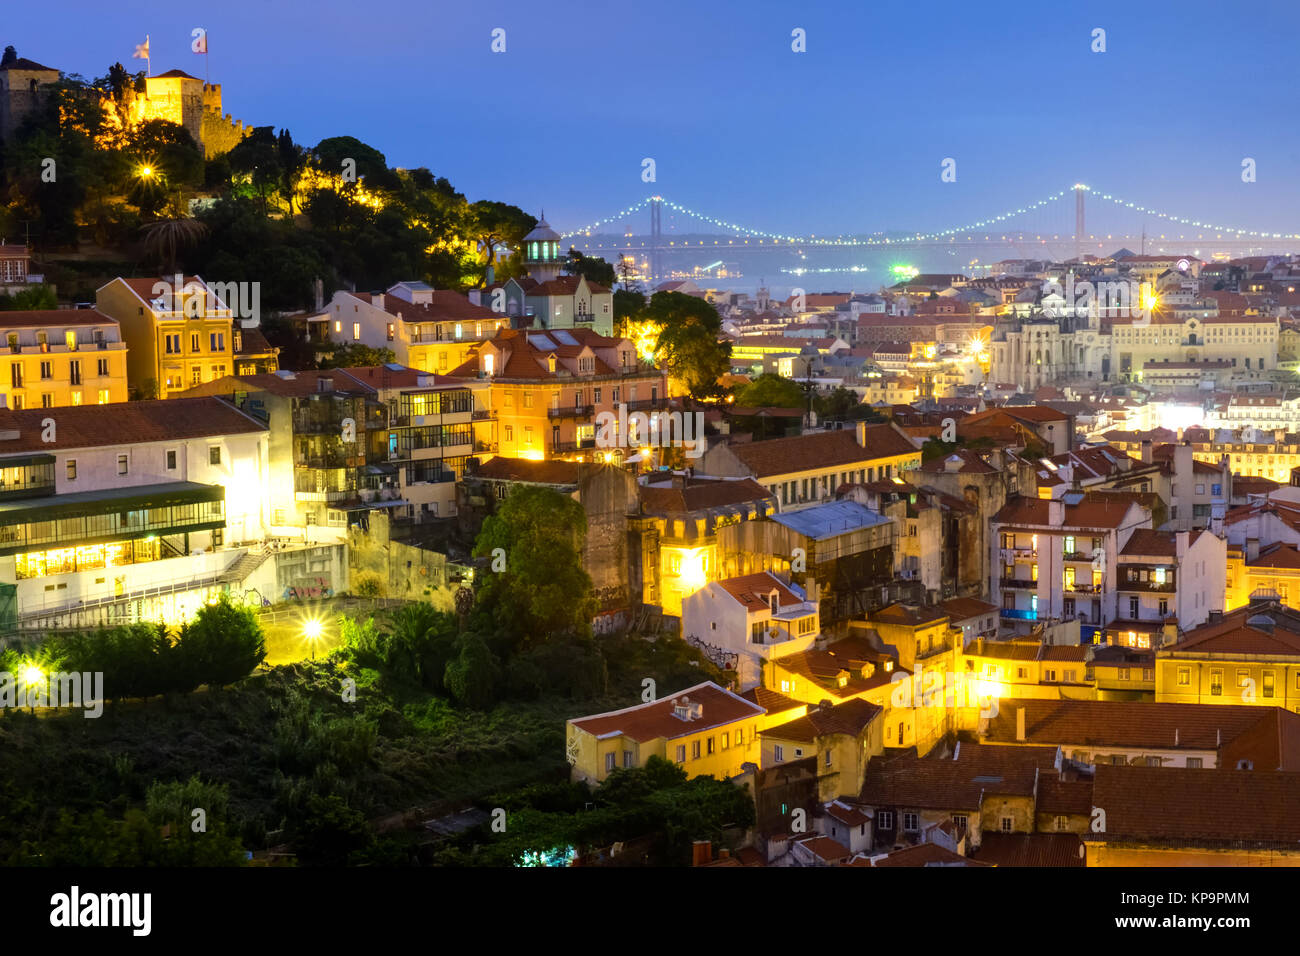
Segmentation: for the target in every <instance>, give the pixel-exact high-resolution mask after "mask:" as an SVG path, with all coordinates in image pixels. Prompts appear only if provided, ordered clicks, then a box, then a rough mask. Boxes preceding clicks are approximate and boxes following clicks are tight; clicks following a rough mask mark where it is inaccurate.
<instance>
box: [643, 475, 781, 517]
mask: <svg viewBox="0 0 1300 956" xmlns="http://www.w3.org/2000/svg"><path fill="white" fill-rule="evenodd" d="M651 477H652V479H653V476H651ZM637 494H638V496H639V497H640V499H641V507H642V508H643V509H644V510H645V511H646V512H647V513H650V514H660V515H670V514H686V513H689V512H693V511H705V510H707V509H710V508H725V507H728V506H731V505H748V504H750V503H762V502H765V501H769V500H774V499H773V496H772V493H771V492H770V491H768V490H767V489H766V488H764V487H763V486H762V485H760V484H759V483H758V482H756V481H754V479H752V478H741V479H730V478H710V477H706V476H691V477H689V478H686V479H685V480H684V481H683V482H682V487H680V488H679V487H674V486H673V484H672V483H671V482H667V481H664V482H655V483H654V484H645V485H639V486H638V487H637Z"/></svg>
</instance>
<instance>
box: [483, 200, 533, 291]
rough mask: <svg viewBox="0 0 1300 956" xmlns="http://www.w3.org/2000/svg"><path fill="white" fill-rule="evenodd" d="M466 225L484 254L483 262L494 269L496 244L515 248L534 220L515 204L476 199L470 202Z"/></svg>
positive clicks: (531, 226) (527, 232) (530, 230)
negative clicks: (484, 260)
mask: <svg viewBox="0 0 1300 956" xmlns="http://www.w3.org/2000/svg"><path fill="white" fill-rule="evenodd" d="M467 226H468V230H469V234H470V235H472V236H473V237H474V238H475V239H476V240H477V241H478V243H479V245H481V246H482V247H483V250H484V252H486V253H487V265H489V266H491V267H492V268H493V269H495V268H496V261H497V257H496V253H497V247H498V246H514V247H516V248H518V247H519V246H520V245H521V244H522V243H523V241H524V236H526V235H528V234H529V233H530V232H532V231H533V229H535V228H536V227H537V220H536V219H535V218H534V217H532V216H530V215H528V213H526V212H524V211H523V210H522V209H520V208H519V207H518V206H511V205H508V204H507V203H502V202H493V201H491V200H489V199H480V200H479V201H478V202H475V203H471V204H470V207H469V217H468V223H467ZM485 274H486V273H485Z"/></svg>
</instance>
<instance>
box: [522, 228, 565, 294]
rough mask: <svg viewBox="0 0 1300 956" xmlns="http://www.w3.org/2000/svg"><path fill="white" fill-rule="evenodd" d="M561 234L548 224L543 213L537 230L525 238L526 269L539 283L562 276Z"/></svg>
mask: <svg viewBox="0 0 1300 956" xmlns="http://www.w3.org/2000/svg"><path fill="white" fill-rule="evenodd" d="M562 265H563V257H562V256H561V254H560V234H559V233H558V232H556V231H555V230H554V229H552V228H551V227H550V225H549V224H547V222H546V213H544V212H543V213H542V218H541V220H540V221H539V222H538V223H537V228H536V229H534V230H533V231H532V232H530V233H529V234H528V235H526V236H524V268H525V269H527V270H528V274H529V275H530V276H532V277H533V278H534V279H536V280H537V281H538V282H549V281H550V280H551V279H554V278H556V277H557V276H558V275H559V274H560V267H561V266H562Z"/></svg>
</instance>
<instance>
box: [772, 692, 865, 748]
mask: <svg viewBox="0 0 1300 956" xmlns="http://www.w3.org/2000/svg"><path fill="white" fill-rule="evenodd" d="M883 712H884V708H882V707H879V706H877V705H876V704H873V703H871V702H870V701H867V700H862V699H861V698H854V699H853V700H846V701H845V702H844V703H842V704H833V705H831V706H830V707H818V706H810V707H809V708H808V713H806V714H804V716H802V717H796V718H795V719H794V720H791V721H788V722H787V723H784V724H781V725H780V726H777V727H768V728H767V729H766V730H760V731H759V734H760V735H762V736H766V737H775V738H777V739H780V740H808V741H812V740H816V739H817V738H818V737H824V736H827V735H829V734H847V735H848V736H850V737H857V736H859V735H860V734H861V733H862V731H863V730H865V729H866V726H867V725H868V724H869V723H871V721H873V720H874V719H875V718H876V717H877V716H878V715H880V714H881V713H883Z"/></svg>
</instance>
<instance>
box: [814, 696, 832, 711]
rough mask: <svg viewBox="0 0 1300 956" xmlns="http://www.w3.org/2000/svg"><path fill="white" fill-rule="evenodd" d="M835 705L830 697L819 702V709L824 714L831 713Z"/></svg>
mask: <svg viewBox="0 0 1300 956" xmlns="http://www.w3.org/2000/svg"><path fill="white" fill-rule="evenodd" d="M834 706H835V705H834V704H833V703H832V702H831V700H830V698H827V699H825V700H821V701H818V702H817V709H818V710H819V711H821V712H822V713H823V714H826V713H829V712H830V709H831V708H832V707H834Z"/></svg>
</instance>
